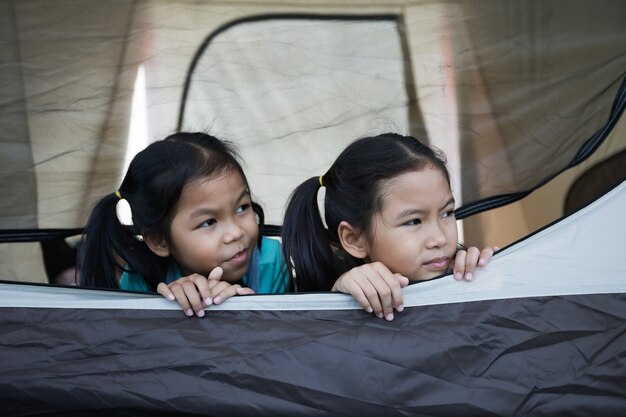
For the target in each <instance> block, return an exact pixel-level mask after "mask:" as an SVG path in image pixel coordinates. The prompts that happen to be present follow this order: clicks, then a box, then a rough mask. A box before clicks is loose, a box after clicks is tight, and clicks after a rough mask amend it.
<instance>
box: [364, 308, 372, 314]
mask: <svg viewBox="0 0 626 417" xmlns="http://www.w3.org/2000/svg"><path fill="white" fill-rule="evenodd" d="M365 311H367V312H368V313H371V312H372V311H374V310H372V307H367V308H366V309H365Z"/></svg>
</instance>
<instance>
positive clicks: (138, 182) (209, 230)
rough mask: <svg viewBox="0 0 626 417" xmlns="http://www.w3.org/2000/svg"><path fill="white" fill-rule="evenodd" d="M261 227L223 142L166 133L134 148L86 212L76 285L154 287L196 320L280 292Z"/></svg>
mask: <svg viewBox="0 0 626 417" xmlns="http://www.w3.org/2000/svg"><path fill="white" fill-rule="evenodd" d="M262 227H263V210H262V209H261V207H260V206H259V205H257V204H255V203H254V202H253V201H252V199H251V193H250V187H249V186H248V181H247V179H246V176H245V174H244V172H243V169H242V167H241V165H240V164H239V162H238V160H237V155H236V153H235V150H234V149H233V148H232V146H231V145H230V144H229V143H227V142H224V141H221V140H219V139H217V138H214V137H212V136H210V135H207V134H204V133H176V134H173V135H170V136H168V137H167V138H165V139H163V140H161V141H157V142H154V143H152V144H151V145H149V146H148V147H147V148H145V149H144V150H143V151H141V152H139V153H138V154H137V155H136V156H135V158H133V160H132V162H131V163H130V166H129V168H128V171H127V173H126V175H125V177H124V179H123V181H122V184H121V186H120V187H119V189H118V190H117V191H115V192H114V193H111V194H109V195H107V196H105V197H104V198H102V199H101V200H100V202H99V203H98V204H97V205H96V207H95V208H94V209H93V211H92V213H91V216H90V218H89V221H88V223H87V226H86V229H85V236H84V238H83V243H82V245H81V253H80V256H79V270H80V276H79V281H80V285H82V286H87V287H100V288H121V289H127V290H135V291H144V292H149V291H157V292H159V293H160V294H162V295H163V296H164V297H166V298H168V299H170V300H176V301H177V302H178V303H179V304H180V305H181V307H182V308H183V310H184V311H185V314H187V316H192V315H193V314H194V312H195V314H196V315H197V316H199V317H202V316H204V307H206V306H208V305H210V304H213V303H215V304H219V303H221V302H223V301H224V300H225V299H226V298H228V297H231V296H233V295H237V294H239V295H241V294H252V293H255V292H257V293H281V292H285V291H287V290H288V286H289V285H288V282H289V281H288V273H287V270H286V268H285V263H284V261H283V258H282V253H281V250H280V244H279V242H278V241H276V240H273V239H266V238H263V236H262Z"/></svg>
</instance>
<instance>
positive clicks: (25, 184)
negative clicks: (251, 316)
mask: <svg viewBox="0 0 626 417" xmlns="http://www.w3.org/2000/svg"><path fill="white" fill-rule="evenodd" d="M2 7H3V11H6V13H2V19H3V20H2V22H3V23H4V24H3V25H2V34H3V35H2V36H3V38H2V40H3V45H4V46H3V53H2V55H1V56H0V59H2V61H1V64H2V65H0V80H1V82H2V85H3V86H6V88H3V89H2V96H1V97H2V98H1V99H0V106H2V107H1V108H2V110H3V111H2V112H0V138H1V140H0V146H1V147H2V148H1V149H0V150H1V152H0V155H1V157H2V164H0V165H1V166H2V169H3V175H2V177H1V180H0V192H1V193H2V195H3V196H5V198H4V199H3V200H2V202H0V204H1V206H0V207H2V210H0V227H1V228H2V229H25V228H42V229H47V228H53V229H57V228H79V227H82V226H83V224H84V221H85V216H86V214H87V212H88V211H89V209H90V208H91V207H92V205H93V203H94V201H95V200H96V199H97V198H99V197H101V196H102V195H104V194H107V193H109V192H112V190H115V188H116V187H117V186H118V185H119V182H120V179H121V175H122V172H123V169H124V166H125V163H126V160H127V151H129V152H131V154H132V152H133V151H134V149H136V148H138V147H139V148H140V147H141V145H142V144H145V143H149V142H151V141H153V140H156V139H158V138H162V137H164V136H165V135H167V134H169V133H171V132H173V131H174V130H176V129H177V127H178V121H179V119H180V120H182V121H183V123H182V125H181V126H180V127H181V128H184V129H198V130H209V131H211V133H214V134H215V135H217V136H221V137H225V138H228V139H231V140H233V141H234V142H236V143H241V144H242V145H243V146H241V148H243V153H244V154H245V158H246V159H247V160H248V167H249V168H250V171H249V172H248V174H249V176H250V178H251V182H252V186H253V190H254V189H258V190H259V195H258V198H259V200H260V201H262V202H263V203H264V204H265V205H267V206H268V210H267V211H268V213H267V214H268V217H267V219H268V222H269V223H273V224H279V222H280V217H281V215H282V212H281V207H282V205H283V204H284V201H283V200H284V193H287V192H288V191H289V190H290V189H293V186H294V185H295V184H297V183H299V182H300V181H301V180H302V179H303V178H306V177H308V176H311V175H319V174H320V171H321V170H323V169H324V167H325V166H327V165H329V164H330V162H331V161H332V159H333V158H334V157H335V156H336V149H340V148H341V147H343V145H344V144H345V142H346V141H349V140H352V139H355V138H357V137H359V136H363V135H366V134H372V133H379V132H380V131H383V130H396V131H400V132H401V133H416V134H421V132H423V134H424V136H426V138H427V139H428V141H429V142H430V143H432V144H433V145H435V146H438V147H440V148H441V149H443V150H444V151H445V152H446V153H447V154H448V158H449V160H450V166H451V170H452V172H453V178H454V180H455V183H454V184H453V185H454V188H455V193H456V194H457V195H456V197H457V201H459V202H462V204H463V205H468V204H473V203H474V202H477V201H481V200H484V199H490V198H497V197H498V196H507V195H515V194H516V193H519V192H526V191H528V190H531V189H533V188H535V187H536V186H537V185H538V184H541V183H543V182H544V181H546V180H547V179H548V178H551V177H552V176H554V175H555V174H556V173H558V172H560V171H561V170H563V169H565V168H566V167H567V166H569V165H570V164H571V163H572V162H573V161H577V158H578V156H579V152H580V151H581V149H582V148H583V147H584V145H585V143H587V142H588V141H589V139H590V138H592V137H593V136H594V135H595V134H596V133H597V132H602V131H603V130H605V131H604V133H603V135H606V134H609V133H610V128H611V126H612V123H611V119H615V118H619V115H620V114H621V112H622V111H623V106H624V102H623V101H619V102H618V101H616V99H617V97H619V95H620V88H621V87H620V86H621V85H622V84H623V82H624V75H625V70H624V68H626V65H625V63H626V62H625V60H626V54H625V53H624V52H625V45H624V41H623V40H624V39H625V37H626V36H625V33H624V31H625V30H626V29H625V27H624V25H623V21H624V20H626V4H624V3H621V2H614V1H611V0H604V1H600V2H594V3H590V2H588V1H584V0H578V1H570V2H567V3H562V2H559V1H549V2H545V1H532V2H517V1H514V0H509V1H480V2H469V3H458V2H448V1H436V2H428V3H424V2H421V1H384V2H382V1H380V2H378V1H365V2H352V1H347V2H345V3H336V2H326V1H314V2H310V1H302V2H301V3H300V2H298V1H294V2H290V3H289V4H284V2H276V3H272V2H256V1H253V2H250V1H243V0H242V1H233V2H229V4H223V3H214V2H194V3H192V4H189V2H183V1H171V2H161V1H153V0H147V1H142V2H128V1H117V0H110V1H96V0H86V1H84V2H79V3H77V2H74V1H70V0H52V1H51V0H31V1H28V2H23V1H10V0H8V1H4V2H3V3H2ZM284 15H290V16H292V17H293V16H294V15H300V16H302V17H303V18H302V19H300V18H297V19H296V18H290V19H284V18H283V19H281V16H284ZM315 15H323V16H326V19H325V20H324V22H323V24H321V23H320V22H319V20H320V19H317V20H316V19H311V16H315ZM272 16H274V17H278V19H273V18H271V17H272ZM328 16H336V20H334V21H333V20H332V19H329V18H328ZM346 16H348V17H351V18H350V19H348V20H345V18H346ZM375 16H387V19H386V20H383V21H376V20H375V19H373V17H375ZM389 16H393V19H390V18H389ZM359 18H361V19H362V20H367V19H370V18H371V19H370V21H369V23H368V24H367V25H364V24H363V22H362V21H359ZM342 19H343V20H342ZM234 22H239V23H241V24H237V25H235V24H233V23H234ZM296 23H299V24H300V26H298V25H295V24H296ZM318 24H319V26H318ZM379 24H382V26H383V29H381V26H380V25H379ZM286 25H287V26H286ZM327 25H330V26H332V27H333V29H332V30H330V31H326V30H325V28H326V27H327ZM225 27H226V29H224V30H221V29H222V28H225ZM316 27H317V28H318V29H317V30H316V29H314V28H316ZM363 27H365V28H368V27H369V30H370V32H367V30H365V31H364V30H363V29H362V28H363ZM215 33H217V34H216V35H215V36H214V37H213V38H212V41H211V42H210V43H208V44H206V45H205V40H207V39H208V38H210V37H211V36H212V34H215ZM338 33H339V34H342V36H334V35H333V34H335V35H336V34H338ZM243 35H245V36H243ZM308 36H311V38H310V39H307V38H308ZM345 40H350V42H351V43H350V44H349V43H344V41H345ZM365 40H367V41H368V42H367V43H365V42H364V41H365ZM373 40H375V42H374V43H373V45H374V46H376V48H377V49H376V50H375V51H372V49H371V47H370V45H369V44H370V43H372V42H373ZM359 41H363V43H362V44H361V43H359ZM307 42H308V43H307ZM229 51H230V52H229ZM201 52H203V53H205V54H206V56H204V55H203V56H201V57H198V63H199V64H200V65H199V66H194V65H192V64H193V62H194V59H196V57H197V55H198V54H199V53H201ZM334 52H338V53H337V54H333V53H334ZM322 57H324V59H322ZM385 60H387V61H388V62H387V63H386V64H385V63H384V61H385ZM376 61H378V63H377V64H376V65H371V64H372V63H373V62H376ZM346 62H349V63H350V64H349V65H348V66H347V67H342V65H344V64H345V63H346ZM309 64H310V65H309ZM359 65H360V66H361V68H362V71H354V68H359ZM194 69H195V70H202V71H200V72H198V71H193V72H191V71H192V70H194ZM204 74H206V75H207V77H208V78H205V75H204ZM322 75H323V76H322ZM280 76H282V77H283V78H282V79H281V78H280ZM188 78H189V79H190V81H191V82H190V84H189V86H190V90H189V92H187V93H186V92H185V85H186V80H187V79H188ZM281 80H282V81H285V82H283V83H282V84H280V82H281ZM328 80H334V81H335V83H334V84H329V82H328ZM367 80H370V81H367ZM352 81H362V82H360V86H359V89H355V88H353V87H351V85H350V83H351V82H352ZM268 85H269V86H274V87H275V88H272V89H271V90H269V91H266V90H264V88H263V87H261V86H268ZM220 86H221V87H220ZM192 90H193V91H192ZM387 90H388V91H387ZM298 91H301V94H298V93H297V92H298ZM358 93H360V95H359V94H358ZM386 94H389V95H390V97H391V98H392V99H389V98H388V97H387V96H386ZM183 97H185V98H189V99H191V98H202V101H201V102H198V101H197V100H195V99H194V100H193V101H192V102H189V101H187V102H186V103H184V106H183V103H182V100H183ZM139 98H142V99H141V100H140V99H139ZM204 98H206V100H204ZM243 98H248V99H249V100H246V101H245V107H244V108H243V112H242V111H237V110H241V109H242V106H241V101H242V99H243ZM142 100H143V101H142ZM133 103H135V104H136V105H135V106H134V105H133ZM142 103H143V104H142ZM268 103H270V104H271V108H274V109H275V112H274V113H273V114H272V112H271V111H268V109H267V108H265V106H267V105H268ZM614 103H619V104H618V105H617V106H616V107H615V108H613V106H614ZM307 105H309V107H306V106H307ZM183 107H184V109H185V112H187V111H193V113H194V114H196V116H194V118H193V119H190V118H188V114H187V113H185V114H181V113H180V110H181V108H183ZM133 109H135V110H133ZM192 109H195V110H192ZM217 112H219V114H216V113H217ZM197 115H199V116H197ZM202 115H204V116H205V117H202ZM356 115H358V117H356ZM355 117H356V118H355ZM316 119H317V120H316ZM131 122H132V123H131ZM604 127H607V129H603V128H604ZM131 130H132V131H133V132H135V133H133V134H131ZM137 132H139V133H137ZM603 135H600V136H603ZM601 141H602V137H600V138H599V140H597V141H595V145H596V146H597V145H598V144H599V143H601ZM289 143H300V144H302V149H300V150H299V154H298V155H295V156H294V155H292V154H293V152H292V151H289V152H287V150H288V149H289V146H288V144H289ZM331 145H332V146H331ZM327 146H329V147H328V148H327ZM281 150H285V152H280V151H281ZM300 154H304V155H314V157H313V159H312V160H311V161H307V164H306V166H300V165H302V163H301V156H300ZM255 155H256V156H257V159H255ZM268 155H269V156H271V159H270V160H267V159H268V158H267V156H268ZM322 157H323V158H325V159H326V163H325V162H324V161H323V160H321V159H319V158H322ZM318 159H319V160H318ZM276 165H279V166H282V167H283V168H285V169H284V170H281V171H280V172H276ZM274 181H278V182H274ZM266 182H269V183H270V184H284V186H283V187H282V188H281V191H280V192H278V193H275V191H276V190H272V189H269V188H271V187H268V188H264V186H263V185H262V184H264V183H266ZM17 184H19V191H20V192H17V191H18V190H17V189H18V186H17ZM22 191H23V192H22ZM494 201H496V202H498V200H494ZM503 201H504V202H505V201H506V200H503ZM503 201H500V202H498V204H503V203H504V202H503Z"/></svg>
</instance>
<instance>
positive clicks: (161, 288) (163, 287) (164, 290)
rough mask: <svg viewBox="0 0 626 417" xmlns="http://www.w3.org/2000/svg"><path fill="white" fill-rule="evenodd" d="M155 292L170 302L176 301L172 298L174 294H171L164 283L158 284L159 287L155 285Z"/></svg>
mask: <svg viewBox="0 0 626 417" xmlns="http://www.w3.org/2000/svg"><path fill="white" fill-rule="evenodd" d="M157 292H158V293H159V294H161V295H162V296H163V297H165V298H167V299H168V300H170V301H174V300H175V299H176V297H174V293H172V291H171V290H170V288H169V287H168V286H167V284H166V283H164V282H159V285H157Z"/></svg>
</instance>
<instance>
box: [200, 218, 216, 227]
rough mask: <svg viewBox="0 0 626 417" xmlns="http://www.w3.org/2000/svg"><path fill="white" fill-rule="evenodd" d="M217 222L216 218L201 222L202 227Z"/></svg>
mask: <svg viewBox="0 0 626 417" xmlns="http://www.w3.org/2000/svg"><path fill="white" fill-rule="evenodd" d="M215 223H217V220H215V219H209V220H206V221H203V222H202V223H201V224H200V227H209V226H213V225H214V224H215Z"/></svg>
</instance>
